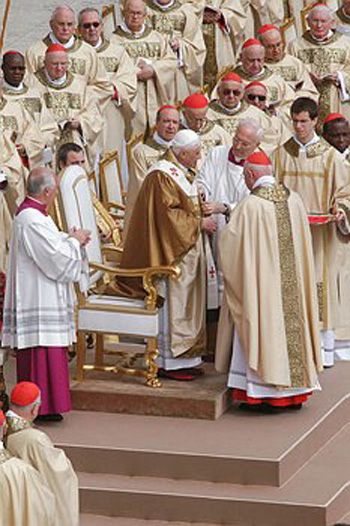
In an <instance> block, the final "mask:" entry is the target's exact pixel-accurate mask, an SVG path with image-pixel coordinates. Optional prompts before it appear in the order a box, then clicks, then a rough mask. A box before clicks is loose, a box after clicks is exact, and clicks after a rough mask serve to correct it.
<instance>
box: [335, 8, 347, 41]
mask: <svg viewBox="0 0 350 526" xmlns="http://www.w3.org/2000/svg"><path fill="white" fill-rule="evenodd" d="M334 18H335V23H336V28H337V32H338V33H340V34H342V35H345V36H349V35H350V16H349V15H347V14H346V13H345V11H344V9H343V7H339V9H338V10H337V11H336V12H335V13H334Z"/></svg>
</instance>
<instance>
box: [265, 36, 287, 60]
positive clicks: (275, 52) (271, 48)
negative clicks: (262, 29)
mask: <svg viewBox="0 0 350 526" xmlns="http://www.w3.org/2000/svg"><path fill="white" fill-rule="evenodd" d="M262 43H263V45H264V48H265V58H266V60H270V61H271V62H279V61H280V60H282V58H283V52H284V49H283V47H284V46H283V42H282V37H281V34H280V32H279V31H276V30H272V31H267V32H266V33H264V35H263V37H262Z"/></svg>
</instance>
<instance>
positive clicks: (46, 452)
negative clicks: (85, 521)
mask: <svg viewBox="0 0 350 526" xmlns="http://www.w3.org/2000/svg"><path fill="white" fill-rule="evenodd" d="M6 420H7V425H8V430H7V437H6V447H7V449H8V451H9V453H10V454H11V455H13V456H16V457H18V458H20V459H21V460H24V461H25V462H27V463H28V464H30V465H31V466H33V468H35V469H36V470H37V471H38V473H40V475H41V476H42V478H43V480H44V481H45V483H46V485H47V487H48V488H49V489H50V490H51V492H52V493H53V495H54V496H55V497H56V520H55V522H54V525H55V526H63V524H64V526H78V525H79V496H78V479H77V476H76V474H75V472H74V470H73V468H72V464H71V462H70V460H69V459H68V458H67V456H66V455H65V453H64V451H63V449H59V448H57V447H55V446H54V445H53V443H52V442H51V440H50V439H49V437H48V436H47V435H46V434H45V433H43V431H40V430H39V429H36V428H34V427H32V425H31V424H29V422H26V421H25V420H23V419H22V418H21V417H19V416H18V415H16V414H15V413H13V412H12V411H9V412H8V413H7V418H6Z"/></svg>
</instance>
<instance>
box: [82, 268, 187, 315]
mask: <svg viewBox="0 0 350 526" xmlns="http://www.w3.org/2000/svg"><path fill="white" fill-rule="evenodd" d="M89 267H90V268H91V269H94V270H102V271H104V272H107V273H108V274H110V275H112V276H119V277H124V278H142V283H143V287H144V289H145V291H146V293H147V297H146V300H145V301H146V308H147V310H150V311H152V310H155V308H156V303H157V289H156V287H155V285H154V280H155V279H157V278H161V277H172V278H174V279H179V277H180V275H181V271H180V269H179V267H176V266H165V265H164V266H159V267H146V268H134V269H126V268H120V267H110V266H109V265H103V264H101V263H94V262H91V263H89Z"/></svg>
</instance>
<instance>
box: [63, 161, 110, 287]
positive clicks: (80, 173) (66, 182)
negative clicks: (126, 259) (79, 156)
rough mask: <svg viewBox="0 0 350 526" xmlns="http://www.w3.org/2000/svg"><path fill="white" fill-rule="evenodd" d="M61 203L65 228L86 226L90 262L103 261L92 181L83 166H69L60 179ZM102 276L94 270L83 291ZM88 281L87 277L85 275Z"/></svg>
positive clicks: (83, 284) (87, 251)
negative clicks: (89, 237) (88, 235)
mask: <svg viewBox="0 0 350 526" xmlns="http://www.w3.org/2000/svg"><path fill="white" fill-rule="evenodd" d="M59 199H60V205H61V211H62V217H63V221H64V225H65V228H66V229H67V231H69V230H70V229H72V228H74V227H75V228H84V229H86V230H90V232H91V241H90V242H89V243H88V244H87V246H86V248H85V251H86V256H87V259H88V261H89V262H95V263H103V258H102V253H101V247H100V238H99V234H98V230H97V225H96V219H95V212H94V207H93V204H92V198H91V190H90V182H89V179H88V177H87V175H86V172H85V170H84V169H83V168H82V167H81V166H75V165H72V166H69V167H68V168H66V169H65V171H64V172H63V174H62V176H61V180H60V196H59ZM101 277H102V272H100V271H92V272H90V274H89V278H88V284H86V282H84V283H83V282H82V283H80V288H81V290H82V291H86V289H87V288H90V287H92V286H93V285H94V283H96V281H98V280H99V279H100V278H101ZM85 281H86V277H85Z"/></svg>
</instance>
